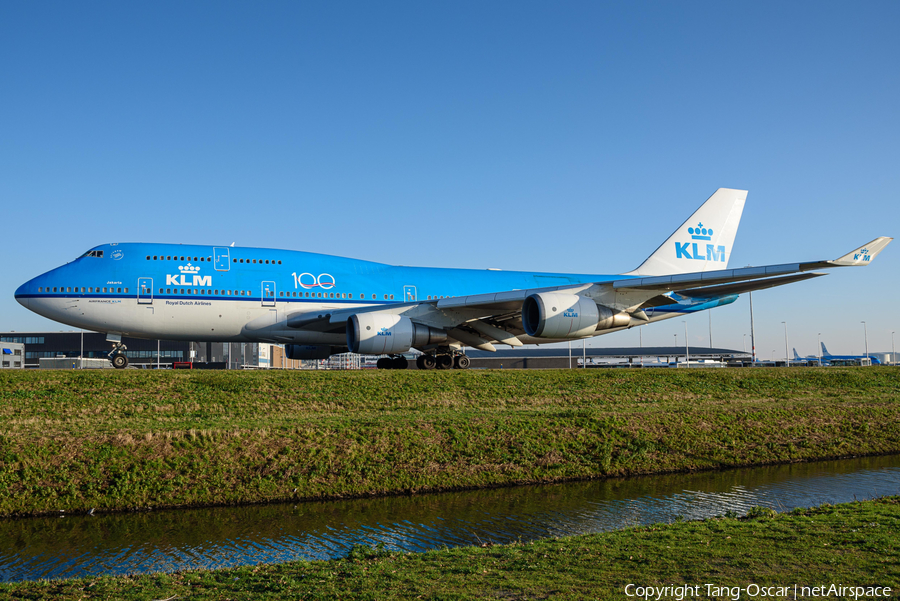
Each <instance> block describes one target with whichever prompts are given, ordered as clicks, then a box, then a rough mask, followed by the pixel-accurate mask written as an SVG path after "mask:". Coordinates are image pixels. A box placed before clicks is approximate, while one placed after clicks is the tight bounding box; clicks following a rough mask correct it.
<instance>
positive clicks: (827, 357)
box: [820, 342, 881, 365]
mask: <svg viewBox="0 0 900 601" xmlns="http://www.w3.org/2000/svg"><path fill="white" fill-rule="evenodd" d="M820 344H821V345H822V361H823V362H827V363H831V361H832V360H834V359H849V360H855V359H865V358H866V355H832V354H831V353H829V352H828V349H827V348H825V343H824V342H822V343H820ZM869 359H870V360H871V361H872V365H881V361H879V360H878V359H877V358H875V357H873V356H872V355H869Z"/></svg>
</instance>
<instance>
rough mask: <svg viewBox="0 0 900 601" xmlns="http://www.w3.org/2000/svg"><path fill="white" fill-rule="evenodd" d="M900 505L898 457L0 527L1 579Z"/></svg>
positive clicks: (271, 560) (218, 563) (26, 522)
mask: <svg viewBox="0 0 900 601" xmlns="http://www.w3.org/2000/svg"><path fill="white" fill-rule="evenodd" d="M896 494H900V456H889V457H869V458H858V459H846V460H840V461H826V462H817V463H804V464H794V465H785V466H774V467H761V468H750V469H741V470H729V471H723V472H705V473H699V474H673V475H664V476H644V477H637V478H626V479H612V480H602V481H592V482H572V483H566V484H553V485H541V486H523V487H515V488H504V489H495V490H480V491H468V492H458V493H442V494H431V495H420V496H411V497H389V498H379V499H358V500H349V501H328V502H308V503H290V504H278V505H257V506H248V507H220V508H209V509H182V510H169V511H154V512H147V513H129V514H108V515H93V516H86V515H78V516H75V515H66V516H65V517H55V516H54V517H41V518H27V519H6V520H0V580H2V581H11V580H33V579H39V578H70V577H76V576H91V575H99V574H125V573H141V572H156V571H167V572H168V571H175V570H185V569H198V568H205V569H212V568H223V567H232V566H238V565H246V564H257V563H274V562H284V561H290V560H297V559H330V558H336V557H342V556H344V555H346V554H347V552H348V551H349V550H350V548H351V547H353V545H356V544H363V545H376V544H379V543H380V544H383V545H384V546H385V547H386V548H387V549H393V550H402V551H426V550H428V549H435V548H440V547H443V546H448V547H453V546H462V545H478V544H481V543H487V542H491V543H508V542H513V541H517V540H522V541H528V540H533V539H536V538H542V537H548V536H567V535H573V534H583V533H589V532H602V531H607V530H614V529H617V528H623V527H626V526H629V525H636V524H648V523H657V522H672V521H675V520H677V519H682V518H683V519H688V520H692V519H700V518H707V517H712V516H717V515H723V514H725V513H726V512H729V511H733V512H737V513H739V514H744V513H746V512H747V510H748V509H750V508H751V507H753V506H757V505H761V506H765V507H770V508H772V509H776V510H778V511H786V510H790V509H793V508H795V507H810V506H814V505H820V504H822V503H841V502H847V501H852V500H854V499H859V500H862V499H871V498H874V497H877V496H882V495H896Z"/></svg>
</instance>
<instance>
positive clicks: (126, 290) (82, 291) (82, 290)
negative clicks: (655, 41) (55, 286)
mask: <svg viewBox="0 0 900 601" xmlns="http://www.w3.org/2000/svg"><path fill="white" fill-rule="evenodd" d="M125 292H128V288H126V289H125ZM81 293H82V294H84V286H82V287H81Z"/></svg>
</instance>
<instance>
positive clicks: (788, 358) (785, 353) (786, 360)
mask: <svg viewBox="0 0 900 601" xmlns="http://www.w3.org/2000/svg"><path fill="white" fill-rule="evenodd" d="M781 323H783V324H784V364H785V365H786V366H787V367H790V366H791V358H790V357H789V356H788V337H787V322H786V321H782V322H781Z"/></svg>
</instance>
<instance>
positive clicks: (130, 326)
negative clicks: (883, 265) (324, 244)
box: [16, 188, 892, 369]
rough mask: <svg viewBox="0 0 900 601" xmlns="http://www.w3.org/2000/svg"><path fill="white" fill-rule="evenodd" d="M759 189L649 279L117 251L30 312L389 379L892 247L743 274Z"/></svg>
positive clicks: (712, 217) (868, 257) (728, 200)
mask: <svg viewBox="0 0 900 601" xmlns="http://www.w3.org/2000/svg"><path fill="white" fill-rule="evenodd" d="M746 197H747V192H746V191H745V190H731V189H727V188H721V189H719V190H717V191H716V193H715V194H713V195H712V196H711V197H710V198H709V199H708V200H707V201H706V202H705V203H703V205H702V206H701V207H700V208H699V209H698V210H697V211H696V212H694V214H693V215H691V217H690V218H688V220H687V221H685V223H684V224H682V226H681V227H680V228H678V229H677V230H676V231H675V233H674V234H672V236H671V237H669V239H668V240H666V241H665V242H664V243H663V244H662V246H660V247H659V248H658V249H657V250H656V251H655V252H654V253H653V254H652V255H651V256H650V257H649V258H648V259H647V260H646V261H644V262H643V263H642V264H641V265H640V266H639V267H638V268H637V269H635V270H634V271H631V272H629V273H626V274H622V275H596V274H562V273H534V272H520V271H499V270H473V269H432V268H422V267H395V266H391V265H384V264H380V263H372V262H369V261H361V260H357V259H348V258H343V257H335V256H329V255H321V254H314V253H308V252H299V251H289V250H275V249H266V248H234V247H229V246H190V245H175V244H137V243H127V244H104V245H102V246H97V247H95V248H93V249H91V250H89V251H88V252H86V253H84V254H83V255H82V256H80V257H78V258H77V259H76V260H74V261H73V262H71V263H68V264H66V265H63V266H61V267H57V268H56V269H53V270H51V271H48V272H47V273H45V274H43V275H40V276H38V277H36V278H34V279H32V280H31V281H29V282H27V283H25V284H23V285H22V286H20V287H19V289H18V290H17V291H16V300H18V301H19V302H20V303H21V304H22V305H24V306H25V307H27V308H28V309H30V310H32V311H34V312H35V313H38V314H40V315H43V316H45V317H48V318H50V319H53V320H55V321H59V322H61V323H64V324H67V325H69V326H73V327H77V328H83V329H86V330H93V331H98V332H104V333H106V334H107V338H108V339H109V340H110V341H111V342H113V350H112V352H111V353H110V358H111V360H112V361H113V364H114V365H115V366H116V367H119V368H121V367H125V366H126V365H127V359H126V358H125V355H124V354H123V352H122V351H123V350H124V346H123V345H122V344H121V339H122V336H134V337H137V338H149V339H171V340H193V341H217V342H270V343H278V344H285V345H286V348H287V353H288V356H290V357H292V358H303V359H307V358H308V359H314V358H324V357H327V356H329V355H331V354H336V353H341V352H346V351H347V350H348V349H349V350H351V351H353V352H356V353H363V354H370V355H388V356H389V357H391V358H389V359H383V360H382V361H380V367H392V368H405V367H406V366H407V365H406V359H404V358H403V356H402V354H403V353H406V352H407V351H409V350H410V349H413V348H414V349H418V350H419V351H422V352H423V353H424V354H423V355H421V356H420V357H419V359H418V360H417V361H418V366H419V367H420V368H424V369H429V368H434V367H438V368H442V369H449V368H453V367H458V368H465V367H467V366H468V359H467V358H466V357H465V355H463V354H461V353H460V349H461V348H463V347H465V346H471V347H475V348H479V349H483V350H488V351H492V350H494V349H495V345H496V344H505V345H510V346H521V345H523V344H534V343H549V342H560V341H567V340H575V339H581V338H588V337H592V336H598V335H600V334H606V333H609V332H615V331H618V330H621V329H624V328H631V327H635V326H641V325H645V324H648V323H652V322H655V321H659V320H662V319H668V318H671V317H675V316H677V315H682V314H685V313H692V312H696V311H703V310H706V309H711V308H713V307H717V306H720V305H726V304H729V303H732V302H734V300H735V299H737V297H738V295H740V294H741V293H744V292H749V291H751V290H760V289H763V288H771V287H774V286H780V285H783V284H789V283H792V282H797V281H800V280H805V279H809V278H814V277H818V276H820V275H824V274H821V273H814V272H813V270H815V269H822V268H828V267H840V266H853V265H868V264H869V262H871V261H872V259H874V258H875V256H877V255H878V253H879V252H881V251H882V250H883V249H884V247H885V246H887V244H888V243H889V242H890V241H891V240H892V238H885V237H881V238H876V239H875V240H872V241H871V242H869V243H868V244H866V245H864V246H861V247H859V248H858V249H856V250H854V251H852V252H850V253H848V254H846V255H844V256H843V257H840V258H839V259H835V260H833V261H816V262H809V263H790V264H785V265H769V266H765V267H747V268H743V269H728V260H729V258H730V256H731V249H732V247H733V245H734V240H735V236H736V234H737V229H738V225H739V223H740V219H741V213H742V211H743V208H744V201H745V200H746Z"/></svg>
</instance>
